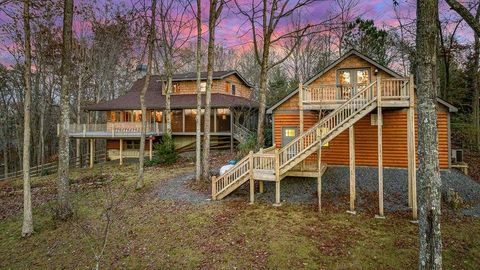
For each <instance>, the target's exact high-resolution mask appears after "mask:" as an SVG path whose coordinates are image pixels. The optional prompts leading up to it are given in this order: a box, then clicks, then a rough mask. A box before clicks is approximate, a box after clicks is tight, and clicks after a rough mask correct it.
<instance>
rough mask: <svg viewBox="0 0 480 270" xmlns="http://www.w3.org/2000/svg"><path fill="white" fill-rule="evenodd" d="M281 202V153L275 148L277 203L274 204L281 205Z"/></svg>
mask: <svg viewBox="0 0 480 270" xmlns="http://www.w3.org/2000/svg"><path fill="white" fill-rule="evenodd" d="M281 205H282V204H281V203H280V155H279V152H278V149H275V203H274V204H273V206H281Z"/></svg>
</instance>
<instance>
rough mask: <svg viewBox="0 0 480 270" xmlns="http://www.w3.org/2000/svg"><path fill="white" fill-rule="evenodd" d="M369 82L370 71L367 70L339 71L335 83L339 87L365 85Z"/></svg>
mask: <svg viewBox="0 0 480 270" xmlns="http://www.w3.org/2000/svg"><path fill="white" fill-rule="evenodd" d="M369 82H370V70H369V69H368V68H358V69H340V70H338V72H337V83H338V84H340V85H345V84H354V85H365V84H368V83H369Z"/></svg>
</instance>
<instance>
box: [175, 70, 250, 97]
mask: <svg viewBox="0 0 480 270" xmlns="http://www.w3.org/2000/svg"><path fill="white" fill-rule="evenodd" d="M202 82H205V81H202ZM230 83H234V84H235V85H236V93H235V95H236V96H241V97H244V98H248V99H250V98H251V94H252V91H251V89H250V88H249V87H248V86H247V85H245V84H244V83H243V81H242V80H241V79H240V78H239V77H238V76H237V75H235V74H232V75H230V76H227V77H226V78H225V79H222V80H213V82H212V93H222V94H231V87H230ZM174 84H176V85H177V86H176V91H175V92H174V93H173V94H195V93H196V91H197V82H196V81H180V82H174Z"/></svg>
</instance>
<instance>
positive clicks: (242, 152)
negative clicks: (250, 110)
mask: <svg viewBox="0 0 480 270" xmlns="http://www.w3.org/2000/svg"><path fill="white" fill-rule="evenodd" d="M256 147H257V136H256V134H251V135H250V136H249V137H248V139H247V140H246V141H245V142H244V143H240V144H239V145H238V146H237V150H238V153H237V155H238V156H237V159H241V158H243V157H245V156H246V155H248V152H250V151H254V152H255V150H256Z"/></svg>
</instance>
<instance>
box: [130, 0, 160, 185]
mask: <svg viewBox="0 0 480 270" xmlns="http://www.w3.org/2000/svg"><path fill="white" fill-rule="evenodd" d="M156 9H157V0H153V1H152V8H151V13H152V14H151V16H152V18H151V22H150V33H149V34H148V41H147V42H148V60H147V61H148V62H147V74H146V76H145V82H144V84H143V87H142V91H141V92H140V106H141V109H142V131H141V134H140V151H139V157H138V178H137V183H136V187H135V188H136V189H141V188H142V187H143V167H144V166H143V164H144V159H145V136H146V129H147V108H146V106H145V94H146V93H147V89H148V86H149V84H150V77H151V75H152V65H153V52H154V50H155V13H156Z"/></svg>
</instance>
